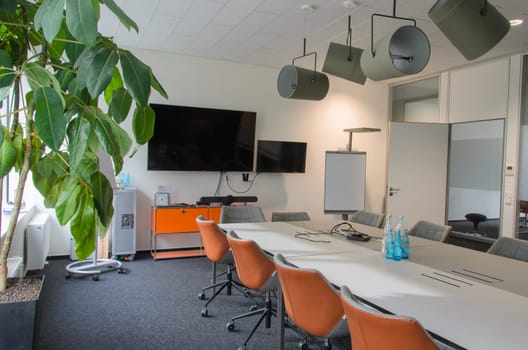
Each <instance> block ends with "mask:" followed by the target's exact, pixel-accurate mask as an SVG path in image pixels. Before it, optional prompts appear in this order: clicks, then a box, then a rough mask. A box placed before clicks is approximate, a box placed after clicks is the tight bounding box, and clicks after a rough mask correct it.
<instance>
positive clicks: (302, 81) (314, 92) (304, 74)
mask: <svg viewBox="0 0 528 350" xmlns="http://www.w3.org/2000/svg"><path fill="white" fill-rule="evenodd" d="M328 85H329V84H328V77H327V76H326V74H324V73H321V72H317V71H313V70H310V69H305V68H301V67H297V66H294V65H287V66H284V67H282V69H281V71H280V73H279V77H278V79H277V89H278V90H279V95H281V96H282V97H285V98H293V99H299V100H316V101H319V100H322V99H323V98H325V96H326V94H327V93H328Z"/></svg>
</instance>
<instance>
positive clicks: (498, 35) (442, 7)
mask: <svg viewBox="0 0 528 350" xmlns="http://www.w3.org/2000/svg"><path fill="white" fill-rule="evenodd" d="M483 7H484V2H483V1H482V0H438V1H437V2H436V3H435V4H434V5H433V7H431V9H430V10H429V17H430V18H431V20H432V21H433V22H434V23H435V24H436V26H437V27H438V28H439V29H440V30H441V31H442V32H443V33H444V35H445V36H446V37H447V38H448V39H449V41H451V43H453V45H455V47H456V48H457V49H458V51H460V53H462V55H464V57H465V58H466V59H467V60H473V59H475V58H478V57H480V56H482V55H483V54H485V53H486V52H488V51H489V50H490V49H491V48H492V47H494V46H495V45H496V44H497V43H498V42H499V41H501V40H502V38H504V36H505V35H506V33H508V31H509V30H510V22H509V21H508V20H507V19H506V18H504V16H503V15H501V14H500V12H499V11H497V9H496V8H495V7H494V6H493V5H491V4H490V3H488V4H487V14H486V15H482V14H481V9H482V8H483Z"/></svg>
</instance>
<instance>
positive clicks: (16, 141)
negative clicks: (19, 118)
mask: <svg viewBox="0 0 528 350" xmlns="http://www.w3.org/2000/svg"><path fill="white" fill-rule="evenodd" d="M11 144H12V145H13V147H14V148H15V151H16V161H15V170H17V171H18V170H20V169H21V168H22V163H23V161H24V140H23V139H22V128H21V127H19V128H17V131H16V133H15V137H14V138H13V141H12V143H11Z"/></svg>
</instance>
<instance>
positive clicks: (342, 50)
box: [323, 43, 367, 85]
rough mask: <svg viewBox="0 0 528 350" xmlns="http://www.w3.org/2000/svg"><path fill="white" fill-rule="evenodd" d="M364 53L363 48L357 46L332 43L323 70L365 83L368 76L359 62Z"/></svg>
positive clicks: (355, 81)
mask: <svg viewBox="0 0 528 350" xmlns="http://www.w3.org/2000/svg"><path fill="white" fill-rule="evenodd" d="M362 53H363V49H359V48H357V47H350V46H347V45H342V44H338V43H330V46H328V52H327V53H326V58H325V62H324V65H323V72H325V73H328V74H332V75H335V76H337V77H340V78H343V79H346V80H350V81H353V82H354V83H358V84H361V85H363V84H365V80H367V77H366V76H365V74H363V71H362V70H361V64H360V63H359V61H360V59H361V54H362Z"/></svg>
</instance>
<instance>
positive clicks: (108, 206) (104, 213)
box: [90, 171, 114, 226]
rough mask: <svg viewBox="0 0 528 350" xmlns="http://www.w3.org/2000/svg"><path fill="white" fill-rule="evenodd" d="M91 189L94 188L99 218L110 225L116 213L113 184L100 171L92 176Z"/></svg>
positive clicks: (93, 193) (93, 192)
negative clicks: (113, 201) (113, 204)
mask: <svg viewBox="0 0 528 350" xmlns="http://www.w3.org/2000/svg"><path fill="white" fill-rule="evenodd" d="M90 189H91V190H92V195H93V198H94V203H95V209H96V210H97V215H98V216H99V220H100V221H101V223H102V224H103V225H104V226H108V225H109V224H110V221H111V220H112V216H113V215H114V207H113V206H112V200H113V196H114V192H113V190H112V186H111V185H110V182H109V181H108V179H107V178H106V176H104V175H103V174H102V173H101V172H99V171H98V172H96V173H95V174H93V176H92V177H91V178H90Z"/></svg>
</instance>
